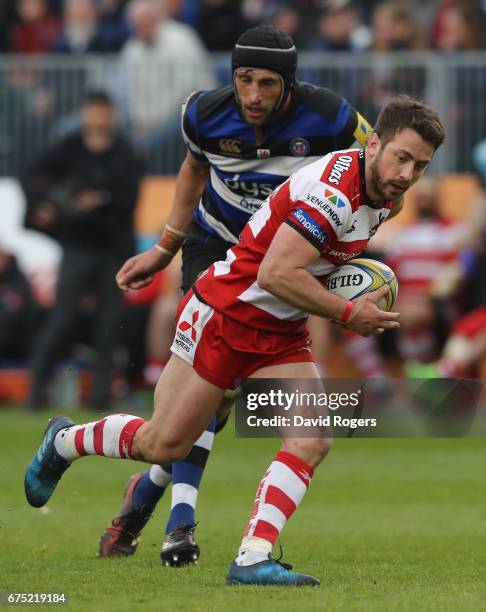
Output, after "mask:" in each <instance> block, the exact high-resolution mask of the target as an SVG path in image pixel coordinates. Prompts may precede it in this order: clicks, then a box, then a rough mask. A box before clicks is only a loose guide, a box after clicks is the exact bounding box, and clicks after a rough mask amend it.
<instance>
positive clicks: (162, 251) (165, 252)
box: [154, 244, 175, 257]
mask: <svg viewBox="0 0 486 612" xmlns="http://www.w3.org/2000/svg"><path fill="white" fill-rule="evenodd" d="M154 249H157V251H160V252H161V253H163V254H164V255H170V256H171V257H174V255H175V253H173V252H172V251H169V249H165V248H164V247H161V246H160V244H154Z"/></svg>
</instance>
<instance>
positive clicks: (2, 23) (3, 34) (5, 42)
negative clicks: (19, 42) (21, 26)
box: [0, 0, 15, 53]
mask: <svg viewBox="0 0 486 612" xmlns="http://www.w3.org/2000/svg"><path fill="white" fill-rule="evenodd" d="M14 23H15V7H14V5H13V3H12V2H11V0H0V53H6V52H7V51H9V50H10V39H9V37H10V32H11V30H12V26H13V24H14Z"/></svg>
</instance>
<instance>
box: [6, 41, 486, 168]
mask: <svg viewBox="0 0 486 612" xmlns="http://www.w3.org/2000/svg"><path fill="white" fill-rule="evenodd" d="M299 78H300V79H302V80H305V81H309V82H312V83H315V84H317V85H323V86H326V87H329V88H330V89H333V90H335V91H336V92H338V93H340V94H341V95H343V96H344V97H346V98H347V99H348V100H349V101H350V102H351V103H352V104H353V105H354V106H355V107H356V108H357V109H358V110H359V111H360V112H361V113H362V114H363V115H364V116H366V117H367V118H368V119H369V120H370V121H372V122H373V121H374V120H375V119H376V116H377V113H378V111H379V109H380V108H381V107H382V106H383V105H384V104H385V103H386V102H387V101H388V100H389V99H390V98H391V97H392V96H393V95H394V94H396V93H408V94H410V95H413V96H417V97H419V98H421V99H424V100H426V101H427V102H428V103H429V104H431V105H432V106H433V107H434V108H436V109H437V110H438V111H439V113H440V115H441V117H442V118H443V120H444V122H445V124H446V128H447V132H448V140H447V145H446V146H445V147H443V148H442V149H441V150H440V151H439V153H438V155H437V158H436V159H435V160H434V164H433V170H434V171H436V172H441V173H446V172H447V173H451V172H468V171H471V170H472V169H473V165H472V159H471V151H472V149H473V147H474V145H475V144H477V143H478V142H479V141H480V140H482V139H484V138H486V113H485V112H484V100H485V99H486V53H480V52H477V53H461V54H436V53H431V52H424V53H402V52H395V53H393V54H386V55H382V54H344V53H338V54H330V53H325V54H324V53H301V54H300V57H299ZM230 82H231V72H230V58H229V56H226V55H216V56H212V57H211V66H208V72H207V74H206V75H201V71H200V70H199V69H198V70H195V69H194V67H191V66H188V65H187V64H186V65H182V64H181V65H180V66H179V65H177V64H171V65H170V66H167V65H163V64H162V63H161V64H160V66H159V65H154V64H152V65H151V66H149V67H147V66H138V65H131V66H128V65H123V64H122V62H121V60H120V59H119V57H107V56H101V57H98V56H80V57H71V56H69V57H64V56H42V57H26V56H22V57H18V56H11V55H8V56H6V55H5V56H0V175H2V176H19V175H21V173H22V172H23V170H24V169H25V167H26V165H27V164H28V163H29V161H30V160H31V159H32V158H33V157H34V156H35V155H37V154H38V153H39V152H41V151H42V150H43V149H44V148H45V146H46V145H47V144H48V143H49V142H51V141H52V140H54V139H55V138H57V137H59V136H60V135H62V134H64V133H66V132H67V131H68V130H70V129H72V128H73V127H74V126H76V125H77V121H78V118H77V110H78V108H79V105H80V102H81V100H82V98H83V95H84V93H85V92H86V91H87V90H88V89H99V88H103V89H105V90H108V91H110V92H111V93H112V95H113V97H114V98H115V100H116V101H117V103H118V105H119V109H120V121H121V124H122V125H123V127H124V128H125V129H126V130H127V132H128V133H129V134H130V135H131V137H132V138H133V139H134V140H135V141H136V142H137V143H138V144H139V145H140V147H142V148H143V149H144V150H145V152H146V155H147V167H148V170H149V172H150V173H152V174H175V173H176V172H177V169H178V166H179V163H180V161H181V159H182V156H183V155H184V148H183V145H182V141H181V136H180V125H179V124H180V122H179V115H180V113H179V107H180V100H181V99H182V98H183V97H184V96H185V95H187V94H188V93H190V92H191V91H193V90H194V89H201V88H212V87H214V86H217V85H222V84H228V83H230Z"/></svg>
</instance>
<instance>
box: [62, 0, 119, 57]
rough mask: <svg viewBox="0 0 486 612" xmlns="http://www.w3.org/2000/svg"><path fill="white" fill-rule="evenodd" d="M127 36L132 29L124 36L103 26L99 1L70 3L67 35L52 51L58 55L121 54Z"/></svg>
mask: <svg viewBox="0 0 486 612" xmlns="http://www.w3.org/2000/svg"><path fill="white" fill-rule="evenodd" d="M120 28H122V29H123V24H122V25H121V26H120ZM127 37H128V29H126V28H125V30H124V31H123V32H122V34H120V33H119V32H118V31H115V32H113V30H112V28H109V27H106V26H105V25H104V24H103V22H102V21H101V19H100V14H99V7H98V5H97V3H96V2H95V0H66V1H65V4H64V13H63V32H62V34H61V36H60V37H59V38H58V39H57V40H56V41H55V42H54V44H53V47H52V49H53V51H55V52H56V53H110V52H116V51H119V50H120V48H121V47H122V45H123V43H124V42H125V40H126V39H127Z"/></svg>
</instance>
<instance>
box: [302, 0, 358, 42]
mask: <svg viewBox="0 0 486 612" xmlns="http://www.w3.org/2000/svg"><path fill="white" fill-rule="evenodd" d="M320 5H321V6H322V10H321V12H320V14H319V15H318V17H317V30H318V32H317V35H316V36H315V37H314V38H313V39H312V40H311V41H310V44H309V46H308V48H309V49H311V50H315V51H359V50H361V49H363V48H364V47H365V46H367V44H369V33H368V31H367V30H366V28H364V27H363V26H360V24H359V21H358V16H357V13H356V8H355V7H354V5H353V3H352V2H351V0H326V1H325V2H321V3H320Z"/></svg>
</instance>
